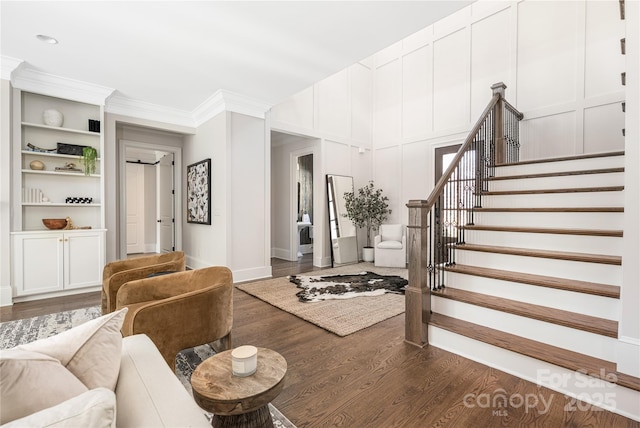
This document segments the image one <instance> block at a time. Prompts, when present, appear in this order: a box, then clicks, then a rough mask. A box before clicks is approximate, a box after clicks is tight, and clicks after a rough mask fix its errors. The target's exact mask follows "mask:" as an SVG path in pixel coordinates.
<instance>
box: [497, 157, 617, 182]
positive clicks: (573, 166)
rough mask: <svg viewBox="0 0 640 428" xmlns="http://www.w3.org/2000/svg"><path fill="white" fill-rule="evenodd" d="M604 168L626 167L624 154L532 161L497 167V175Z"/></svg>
mask: <svg viewBox="0 0 640 428" xmlns="http://www.w3.org/2000/svg"><path fill="white" fill-rule="evenodd" d="M603 168H624V156H607V157H602V158H590V159H573V160H566V161H558V162H545V163H532V164H526V165H511V166H499V167H496V172H495V175H496V177H505V176H509V175H522V174H543V173H547V172H566V171H585V170H592V169H603Z"/></svg>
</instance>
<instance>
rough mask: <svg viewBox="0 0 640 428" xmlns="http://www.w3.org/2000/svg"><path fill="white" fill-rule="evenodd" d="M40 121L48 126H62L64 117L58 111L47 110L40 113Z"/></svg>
mask: <svg viewBox="0 0 640 428" xmlns="http://www.w3.org/2000/svg"><path fill="white" fill-rule="evenodd" d="M42 120H43V122H44V124H45V125H48V126H62V123H63V121H64V116H63V115H62V113H60V112H59V111H58V110H55V109H48V110H45V111H44V112H43V113H42Z"/></svg>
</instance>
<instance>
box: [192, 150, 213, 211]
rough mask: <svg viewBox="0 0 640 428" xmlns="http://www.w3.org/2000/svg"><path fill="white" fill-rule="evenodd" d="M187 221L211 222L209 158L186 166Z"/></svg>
mask: <svg viewBox="0 0 640 428" xmlns="http://www.w3.org/2000/svg"><path fill="white" fill-rule="evenodd" d="M187 223H199V224H211V159H205V160H202V161H200V162H196V163H192V164H191V165H189V166H187Z"/></svg>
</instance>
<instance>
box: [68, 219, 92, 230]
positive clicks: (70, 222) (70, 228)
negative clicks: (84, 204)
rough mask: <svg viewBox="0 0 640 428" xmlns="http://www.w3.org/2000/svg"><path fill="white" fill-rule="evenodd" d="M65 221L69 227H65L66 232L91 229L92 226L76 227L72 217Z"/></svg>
mask: <svg viewBox="0 0 640 428" xmlns="http://www.w3.org/2000/svg"><path fill="white" fill-rule="evenodd" d="M65 220H66V221H67V225H66V226H65V227H64V229H65V230H76V229H91V226H74V225H73V221H72V220H71V217H67V218H66V219H65Z"/></svg>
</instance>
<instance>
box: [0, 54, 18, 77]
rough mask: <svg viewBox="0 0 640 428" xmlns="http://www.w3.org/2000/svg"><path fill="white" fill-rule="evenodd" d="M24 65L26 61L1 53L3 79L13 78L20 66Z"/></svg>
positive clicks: (0, 68) (0, 65) (1, 74)
mask: <svg viewBox="0 0 640 428" xmlns="http://www.w3.org/2000/svg"><path fill="white" fill-rule="evenodd" d="M21 67H24V61H23V60H21V59H18V58H12V57H10V56H5V55H0V78H1V79H3V80H11V76H12V75H13V73H14V72H15V71H16V70H18V69H19V68H21Z"/></svg>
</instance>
